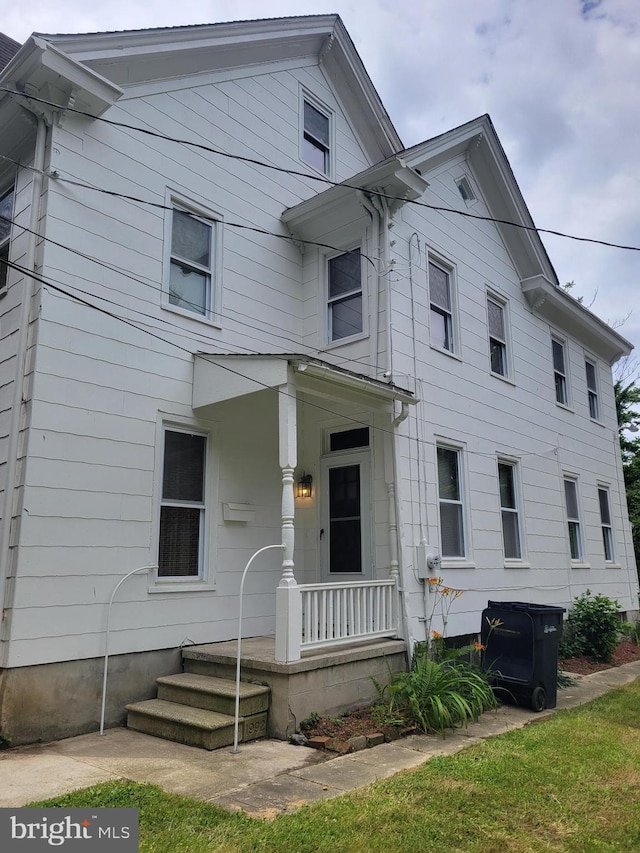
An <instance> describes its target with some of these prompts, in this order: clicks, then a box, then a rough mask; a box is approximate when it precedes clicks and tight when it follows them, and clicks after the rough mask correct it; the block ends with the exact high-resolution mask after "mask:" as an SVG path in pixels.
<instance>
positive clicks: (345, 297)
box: [327, 248, 364, 341]
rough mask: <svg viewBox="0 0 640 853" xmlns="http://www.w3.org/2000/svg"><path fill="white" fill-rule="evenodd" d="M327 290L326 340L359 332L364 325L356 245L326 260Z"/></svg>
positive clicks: (358, 250) (358, 255) (358, 257)
mask: <svg viewBox="0 0 640 853" xmlns="http://www.w3.org/2000/svg"><path fill="white" fill-rule="evenodd" d="M327 291H328V294H327V297H328V336H329V340H330V341H339V340H342V339H343V338H350V337H352V336H353V335H359V334H361V333H362V332H363V330H364V326H363V299H362V259H361V255H360V249H359V248H358V249H351V251H349V252H343V253H342V254H340V255H335V256H334V257H332V258H329V259H328V260H327Z"/></svg>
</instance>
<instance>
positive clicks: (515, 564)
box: [496, 455, 530, 568]
mask: <svg viewBox="0 0 640 853" xmlns="http://www.w3.org/2000/svg"><path fill="white" fill-rule="evenodd" d="M499 465H508V466H509V467H510V468H511V470H512V471H513V493H514V497H515V502H516V506H515V510H512V511H513V512H515V514H516V516H517V519H518V538H519V540H520V556H519V557H507V556H506V555H505V556H504V565H505V568H530V564H529V563H528V562H527V549H526V541H527V540H526V533H525V525H524V502H523V500H522V477H521V469H520V460H519V459H515V458H514V457H510V456H504V455H499V456H498V457H497V461H496V474H497V477H498V503H499V506H500V530H501V532H502V548H503V551H502V552H503V554H504V529H503V526H502V511H503V506H502V501H501V497H500V471H499V468H498V466H499ZM505 509H509V508H508V507H505Z"/></svg>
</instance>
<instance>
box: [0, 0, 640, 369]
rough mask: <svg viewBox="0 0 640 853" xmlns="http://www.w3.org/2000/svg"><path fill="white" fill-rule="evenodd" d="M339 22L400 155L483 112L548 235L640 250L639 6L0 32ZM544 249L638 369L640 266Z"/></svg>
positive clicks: (149, 7) (44, 15)
mask: <svg viewBox="0 0 640 853" xmlns="http://www.w3.org/2000/svg"><path fill="white" fill-rule="evenodd" d="M333 12H337V13H338V14H339V15H340V16H341V17H342V20H343V21H344V23H345V26H346V27H347V30H348V31H349V33H350V35H351V38H352V39H353V41H354V43H355V45H356V47H357V49H358V51H359V53H360V56H361V58H362V60H363V62H364V65H365V67H366V68H367V70H368V72H369V75H370V76H371V78H372V80H373V83H374V85H375V86H376V88H377V90H378V93H379V95H380V97H381V98H382V101H383V103H384V104H385V107H386V109H387V112H388V113H389V115H390V117H391V119H392V121H393V123H394V125H395V127H396V129H397V131H398V133H399V135H400V137H401V139H402V141H403V143H404V144H405V146H407V147H409V146H411V145H414V144H416V143H418V142H421V141H423V140H425V139H429V138H430V137H432V136H436V135H437V134H439V133H443V132H444V131H447V130H450V129H451V128H453V127H456V126H457V125H459V124H462V123H464V122H466V121H469V120H470V119H472V118H475V117H476V116H479V115H481V114H483V113H489V114H490V116H491V118H492V120H493V123H494V125H495V127H496V130H497V132H498V135H499V137H500V139H501V142H502V145H503V147H504V149H505V151H506V154H507V157H508V158H509V161H510V163H511V166H512V168H513V171H514V173H515V176H516V179H517V181H518V183H519V186H520V189H521V190H522V193H523V195H524V198H525V200H526V202H527V205H528V207H529V210H530V211H531V214H532V216H533V219H534V222H535V223H536V225H537V226H538V227H540V228H548V229H552V230H556V231H561V232H564V233H567V234H573V235H576V236H580V237H590V238H595V239H598V240H604V241H608V242H613V243H618V244H624V245H628V246H636V247H639V248H640V167H639V159H638V148H639V143H640V98H639V90H640V2H638V0H393V2H391V0H324V2H322V1H321V2H315V0H271V2H268V3H266V2H260V0H234V2H233V3H229V2H218V0H181V2H179V3H176V2H175V0H171V2H169V0H102V2H100V3H97V4H96V5H95V6H94V5H93V4H92V3H87V0H58V2H57V3H55V4H54V3H51V2H50V0H47V2H44V0H30V2H29V3H28V4H18V3H15V2H14V0H0V28H1V29H2V31H3V32H5V33H6V34H7V35H9V36H11V37H12V38H14V39H16V40H17V41H21V42H22V41H24V40H25V39H26V38H27V37H28V36H29V35H30V34H31V33H32V32H40V33H76V32H100V31H105V30H122V29H140V28H146V27H167V26H180V25H185V24H204V23H215V22H218V21H229V20H246V19H252V18H265V17H280V16H287V15H308V14H327V13H333ZM543 241H544V243H545V246H546V248H547V251H548V253H549V255H550V257H551V261H552V263H553V264H554V267H555V269H556V272H557V274H558V278H559V280H560V282H561V283H563V284H564V283H566V282H569V281H573V282H575V287H574V288H573V289H572V291H571V292H572V294H573V295H574V296H581V297H583V301H584V304H585V305H587V306H589V307H590V308H591V310H592V311H594V312H595V313H596V314H598V315H599V316H600V317H602V319H604V320H605V321H607V322H609V323H611V324H612V325H614V326H616V327H617V328H618V331H619V332H620V333H621V334H622V335H624V336H625V337H626V338H627V339H628V340H630V341H631V342H632V343H633V344H634V345H635V347H636V356H637V357H638V359H639V361H640V298H639V296H638V292H639V290H638V289H639V286H640V251H626V250H622V249H615V248H607V247H604V246H597V245H594V244H590V243H581V242H575V241H573V240H568V239H564V238H560V237H553V236H544V235H543ZM638 372H639V371H638V370H636V371H635V373H636V374H637V373H638Z"/></svg>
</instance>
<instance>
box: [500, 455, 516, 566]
mask: <svg viewBox="0 0 640 853" xmlns="http://www.w3.org/2000/svg"><path fill="white" fill-rule="evenodd" d="M498 481H499V484H500V512H501V515H502V541H503V544H504V556H505V558H506V559H507V560H519V559H521V557H522V549H521V547H520V520H519V518H518V497H517V482H516V466H515V465H514V464H513V463H512V462H503V461H500V462H498Z"/></svg>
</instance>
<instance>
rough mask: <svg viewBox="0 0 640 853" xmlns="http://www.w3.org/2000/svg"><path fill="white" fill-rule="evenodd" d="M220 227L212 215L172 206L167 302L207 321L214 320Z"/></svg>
mask: <svg viewBox="0 0 640 853" xmlns="http://www.w3.org/2000/svg"><path fill="white" fill-rule="evenodd" d="M199 214H200V215H199ZM219 227H220V223H219V222H217V221H215V219H214V217H213V216H212V215H210V214H208V213H204V211H196V210H195V209H190V208H187V207H186V206H185V207H183V206H181V205H180V206H177V205H176V204H175V203H174V204H173V210H172V212H171V233H170V241H171V255H170V264H169V281H168V292H169V298H168V302H169V305H171V306H174V307H175V308H178V309H181V310H183V311H188V312H189V313H190V314H198V315H200V316H201V317H205V318H206V319H208V320H211V319H213V318H214V314H215V307H216V301H217V294H216V292H215V288H216V286H217V285H216V267H217V266H219V258H218V257H217V255H218V254H219V251H217V250H218V246H217V243H218V242H219V239H218V238H219V233H218V229H219Z"/></svg>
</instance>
